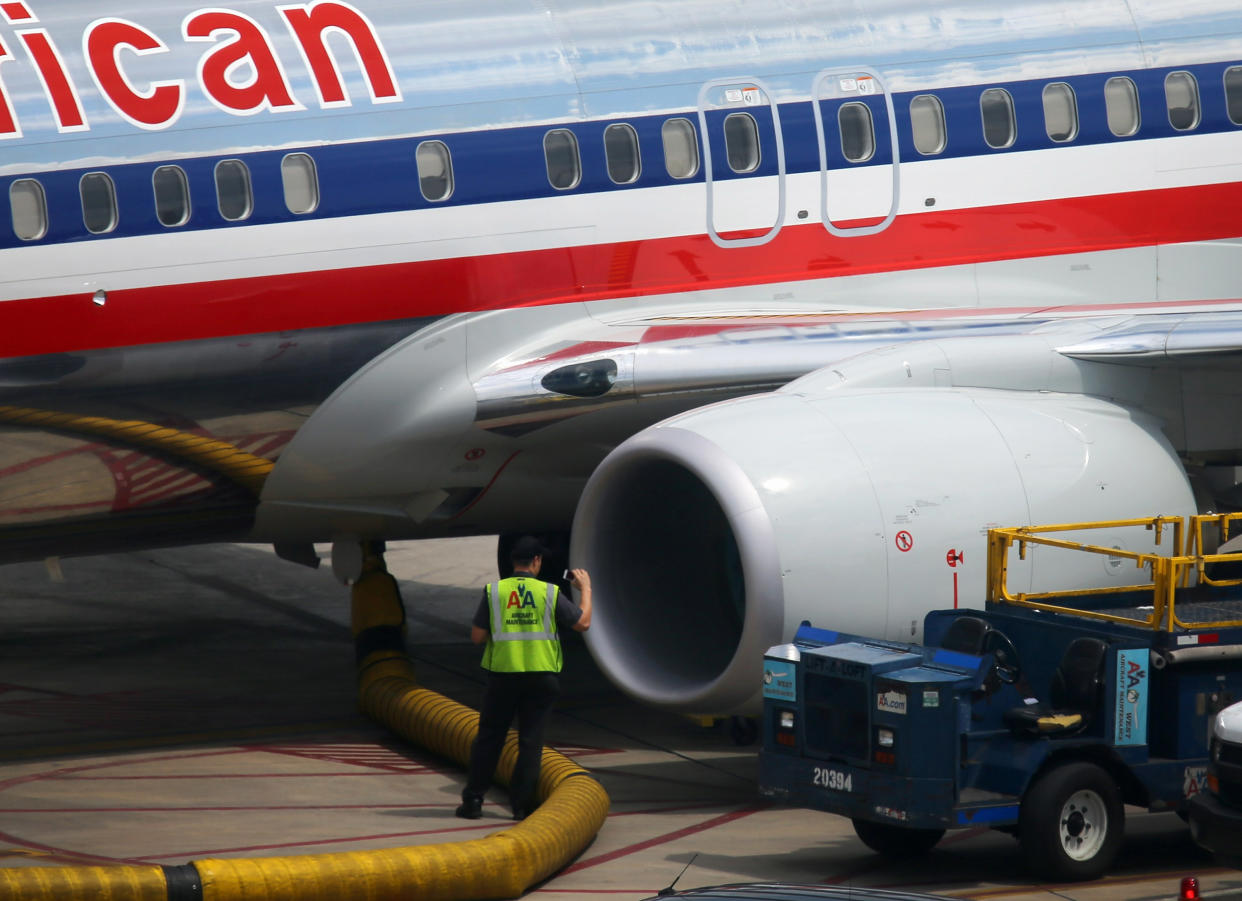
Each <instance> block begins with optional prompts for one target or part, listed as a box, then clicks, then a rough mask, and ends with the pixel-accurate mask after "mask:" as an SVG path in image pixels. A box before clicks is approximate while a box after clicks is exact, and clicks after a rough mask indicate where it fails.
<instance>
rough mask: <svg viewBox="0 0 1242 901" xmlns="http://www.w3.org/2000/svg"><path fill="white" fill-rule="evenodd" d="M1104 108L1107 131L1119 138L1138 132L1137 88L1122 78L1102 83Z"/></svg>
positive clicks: (1128, 80) (1131, 82)
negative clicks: (1106, 117) (1106, 112)
mask: <svg viewBox="0 0 1242 901" xmlns="http://www.w3.org/2000/svg"><path fill="white" fill-rule="evenodd" d="M1104 106H1105V107H1106V108H1107V110H1108V130H1109V131H1111V132H1112V133H1113V134H1115V135H1116V136H1117V137H1119V138H1125V137H1128V136H1130V135H1132V134H1134V133H1135V132H1137V131H1138V130H1139V104H1138V88H1136V87H1135V86H1134V82H1133V81H1131V80H1130V79H1128V78H1125V77H1124V76H1118V77H1116V78H1110V79H1109V80H1108V81H1106V82H1104Z"/></svg>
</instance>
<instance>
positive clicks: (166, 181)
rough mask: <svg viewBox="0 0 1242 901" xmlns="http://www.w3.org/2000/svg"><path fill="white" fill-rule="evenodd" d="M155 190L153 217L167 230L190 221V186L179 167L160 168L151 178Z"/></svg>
mask: <svg viewBox="0 0 1242 901" xmlns="http://www.w3.org/2000/svg"><path fill="white" fill-rule="evenodd" d="M151 182H152V185H153V186H154V188H155V215H156V216H158V217H159V220H160V223H161V224H162V225H165V226H167V227H168V228H174V227H175V226H178V225H185V224H186V222H188V221H189V219H190V184H189V182H187V181H186V178H185V172H184V171H183V170H182V169H181V167H180V166H160V167H159V168H158V169H156V170H155V174H154V175H153V176H152V177H151Z"/></svg>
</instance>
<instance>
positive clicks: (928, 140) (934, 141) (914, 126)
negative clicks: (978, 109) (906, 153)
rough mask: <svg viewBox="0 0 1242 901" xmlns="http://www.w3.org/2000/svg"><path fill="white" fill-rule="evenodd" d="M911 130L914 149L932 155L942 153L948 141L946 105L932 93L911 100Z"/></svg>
mask: <svg viewBox="0 0 1242 901" xmlns="http://www.w3.org/2000/svg"><path fill="white" fill-rule="evenodd" d="M910 132H911V135H912V137H913V138H914V149H915V150H917V151H918V152H919V153H922V154H925V155H931V154H933V153H941V152H942V151H943V150H944V148H945V145H946V144H947V143H948V134H947V133H946V129H945V124H944V106H943V105H942V104H941V103H940V98H938V97H936V96H934V95H932V94H920V95H919V96H917V97H915V98H914V99H913V100H911V101H910Z"/></svg>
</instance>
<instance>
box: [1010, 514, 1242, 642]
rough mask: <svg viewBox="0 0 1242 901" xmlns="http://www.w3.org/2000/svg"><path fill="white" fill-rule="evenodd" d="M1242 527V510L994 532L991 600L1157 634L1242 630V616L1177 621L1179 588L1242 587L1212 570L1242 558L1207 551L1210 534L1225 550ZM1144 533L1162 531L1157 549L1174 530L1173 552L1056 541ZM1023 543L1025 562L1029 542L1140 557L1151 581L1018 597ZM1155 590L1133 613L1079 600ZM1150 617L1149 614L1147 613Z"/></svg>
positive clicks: (1117, 556) (1140, 565)
mask: <svg viewBox="0 0 1242 901" xmlns="http://www.w3.org/2000/svg"><path fill="white" fill-rule="evenodd" d="M1237 522H1242V514H1240V513H1214V514H1205V515H1201V516H1192V517H1190V518H1189V519H1188V520H1184V519H1183V518H1182V517H1180V516H1153V517H1150V518H1147V519H1116V520H1106V521H1101V522H1083V523H1063V524H1059V525H1049V526H1017V527H1011V528H994V529H989V530H988V583H987V599H988V602H989V603H993V604H1012V605H1014V606H1018V607H1029V608H1032V609H1035V610H1047V611H1051V612H1054V613H1068V614H1072V615H1074V616H1081V617H1085V618H1088V619H1096V620H1103V621H1105V622H1113V623H1122V624H1126V625H1135V626H1143V627H1145V628H1148V629H1153V630H1166V631H1174V630H1177V629H1188V628H1191V627H1192V626H1193V627H1194V628H1196V629H1214V628H1227V627H1232V626H1242V618H1240V619H1229V620H1213V621H1210V622H1203V621H1196V622H1194V623H1193V624H1188V623H1185V622H1183V621H1182V620H1181V619H1180V618H1179V617H1178V616H1177V589H1178V588H1179V587H1180V588H1187V587H1193V586H1195V585H1211V586H1214V587H1229V586H1235V585H1242V578H1238V579H1213V578H1211V577H1210V576H1209V575H1208V573H1207V566H1208V565H1209V564H1212V563H1218V562H1228V561H1242V553H1239V554H1219V553H1211V554H1208V553H1203V552H1202V551H1203V549H1204V548H1205V547H1206V546H1207V539H1208V537H1210V536H1205V534H1204V529H1205V528H1206V527H1211V526H1215V527H1216V528H1217V530H1218V536H1219V541H1218V543H1217V545H1216V546H1218V547H1219V546H1220V545H1221V544H1224V543H1225V542H1226V541H1228V540H1229V533H1230V528H1231V526H1232V525H1233V524H1234V523H1237ZM1127 528H1143V529H1146V530H1147V531H1151V532H1154V542H1153V543H1154V544H1155V545H1156V546H1157V547H1159V546H1160V545H1162V544H1164V543H1165V531H1166V529H1167V530H1171V532H1172V536H1171V540H1170V541H1169V542H1168V545H1167V546H1168V551H1167V552H1164V553H1162V552H1159V551H1157V552H1147V553H1141V552H1137V551H1127V550H1122V549H1120V548H1115V547H1103V546H1100V545H1093V544H1087V543H1085V542H1079V541H1068V540H1066V539H1064V538H1052V537H1049V536H1050V535H1051V534H1053V533H1058V532H1062V533H1063V532H1082V531H1090V530H1096V529H1112V530H1116V529H1127ZM1014 545H1017V548H1018V558H1019V559H1020V560H1024V559H1026V550H1027V546H1028V545H1036V546H1043V547H1052V548H1059V549H1061V550H1066V551H1076V552H1080V553H1085V554H1096V555H1099V556H1103V557H1107V558H1110V559H1111V560H1117V559H1121V560H1132V561H1134V566H1135V568H1136V569H1138V570H1140V571H1143V572H1145V573H1146V574H1147V575H1148V578H1147V579H1146V580H1145V581H1142V582H1138V583H1135V584H1132V585H1120V586H1118V585H1110V586H1107V587H1104V588H1076V589H1064V590H1060V591H1042V592H1011V591H1010V590H1009V586H1008V579H1009V562H1010V557H1011V551H1012V549H1013V547H1014ZM1130 592H1134V593H1139V592H1149V593H1150V594H1151V597H1152V604H1151V606H1150V607H1146V606H1142V607H1140V606H1137V605H1136V606H1135V607H1134V608H1133V610H1134V615H1133V616H1126V615H1123V614H1119V613H1117V612H1115V610H1114V611H1113V612H1106V611H1102V610H1087V609H1083V608H1082V607H1080V606H1074V605H1073V602H1074V601H1081V600H1083V599H1084V598H1090V597H1093V596H1102V595H1115V594H1125V593H1130ZM1140 614H1145V615H1140Z"/></svg>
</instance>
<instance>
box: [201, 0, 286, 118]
mask: <svg viewBox="0 0 1242 901" xmlns="http://www.w3.org/2000/svg"><path fill="white" fill-rule="evenodd" d="M181 31H182V35H183V36H184V37H185V39H186V40H187V41H213V40H218V39H219V38H220V37H221V36H223V35H226V34H232V35H233V39H232V40H230V41H227V42H226V43H223V44H220V45H219V46H217V47H215V48H213V49H211V50H208V51H207V52H206V53H205V54H203V58H202V59H201V60H199V64H198V80H199V83H200V84H201V85H202V87H203V91H204V92H205V93H206V94H207V97H208V98H209V99H210V100H211V101H212V102H213V103H214V104H216V106H218V107H220V108H221V109H222V110H224V111H225V112H228V113H237V114H241V115H250V114H251V113H257V112H259V111H260V110H264V109H270V110H294V109H302V105H301V104H300V103H298V102H297V101H296V100H294V99H293V94H292V92H291V91H290V89H289V82H288V79H286V78H285V73H284V71H283V70H282V69H281V67H280V61H279V59H277V57H276V53H275V52H274V51H273V49H272V42H271V40H270V39H269V38H268V36H267V32H265V31H264V30H263V27H262V26H261V25H259V23H258V22H256V21H254V19H251V18H250V17H249V16H244V15H242V14H241V13H238V12H233V11H232V10H227V9H209V10H203V11H201V12H196V13H192V14H191V15H189V16H187V17H186V19H185V21H184V22H183V23H182V25H181ZM247 64H248V65H249V68H250V78H249V79H248V80H247V81H245V82H244V83H238V82H234V81H233V80H231V79H230V78H229V75H230V73H231V72H236V71H237V70H238V68H240V67H242V66H243V65H247Z"/></svg>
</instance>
